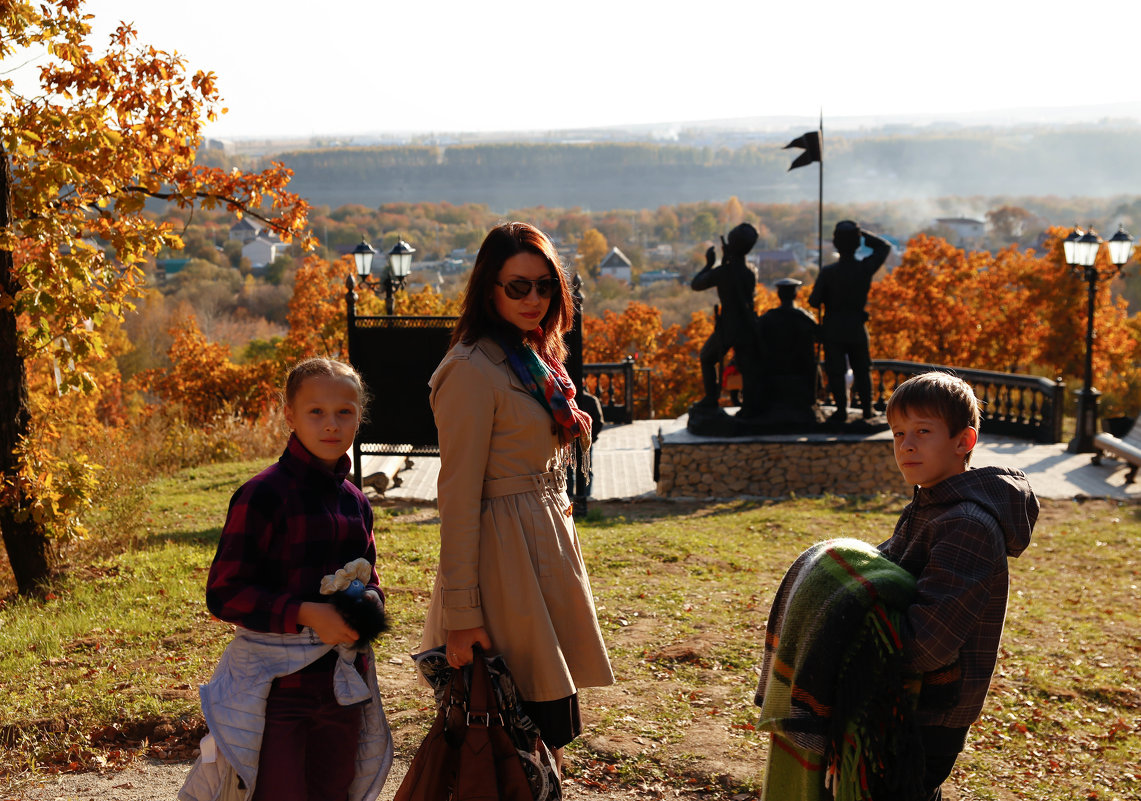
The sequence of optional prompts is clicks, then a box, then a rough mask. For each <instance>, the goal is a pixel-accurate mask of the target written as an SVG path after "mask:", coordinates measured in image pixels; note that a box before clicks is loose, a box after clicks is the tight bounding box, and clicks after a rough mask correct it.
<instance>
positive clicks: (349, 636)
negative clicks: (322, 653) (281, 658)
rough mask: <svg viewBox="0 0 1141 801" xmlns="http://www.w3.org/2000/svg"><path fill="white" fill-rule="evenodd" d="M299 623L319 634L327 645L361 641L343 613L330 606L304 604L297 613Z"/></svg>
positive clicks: (313, 603)
mask: <svg viewBox="0 0 1141 801" xmlns="http://www.w3.org/2000/svg"><path fill="white" fill-rule="evenodd" d="M297 622H298V623H300V624H301V625H302V626H308V627H309V628H311V629H313V631H315V632H317V636H318V637H320V638H321V642H323V643H325V644H326V645H338V644H340V643H346V644H348V643H354V642H356V641H357V640H358V639H360V635H359V634H357V632H356V630H354V629H353V628H352V627H351V626H350V625H349V624H348V623H346V622H345V619H344V618H343V617H341V613H340V612H338V611H337V610H336V609H334V608H333V607H332V605H330V604H324V603H317V602H315V601H306V602H304V603H303V604H301V609H300V611H298V613H297Z"/></svg>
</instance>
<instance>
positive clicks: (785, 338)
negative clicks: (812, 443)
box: [757, 278, 818, 424]
mask: <svg viewBox="0 0 1141 801" xmlns="http://www.w3.org/2000/svg"><path fill="white" fill-rule="evenodd" d="M801 285H802V282H801V281H798V280H797V279H795V278H782V279H780V280H779V281H777V282H776V283H775V284H774V286H776V289H777V297H778V298H780V305H779V306H777V307H776V308H773V309H769V310H768V311H766V312H765V313H764V314H762V315H761V316H760V318H759V319H758V320H757V330H758V332H759V334H760V341H761V373H762V376H763V378H764V387H765V394H764V398H765V401H764V416H765V419H766V420H768V421H769V422H773V423H791V424H814V423H816V422H818V421H817V418H816V341H817V337H818V326H817V325H816V318H815V317H813V316H812V314H811V313H809V312H808V311H806V310H804V309H802V308H800V307H799V306H797V305H796V292H797V290H798V289H799V288H800V287H801Z"/></svg>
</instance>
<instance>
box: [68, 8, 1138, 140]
mask: <svg viewBox="0 0 1141 801" xmlns="http://www.w3.org/2000/svg"><path fill="white" fill-rule="evenodd" d="M86 6H87V9H88V12H89V13H91V14H94V16H95V20H94V24H95V26H96V33H97V38H96V39H95V42H96V44H98V45H100V46H101V45H102V43H103V42H104V41H105V40H106V36H107V35H108V34H109V33H110V31H111V30H113V28H114V27H115V25H116V24H117V22H118V21H119V20H120V19H122V20H127V21H131V22H133V23H134V25H135V27H136V29H137V30H138V32H139V38H140V41H142V42H145V43H147V44H152V45H154V46H156V47H158V48H160V49H164V50H177V51H178V52H179V53H181V54H183V55H184V56H185V57H186V58H187V59H188V61H189V64H190V66H191V67H192V68H196V69H197V68H203V69H210V70H213V71H214V72H215V73H216V74H217V75H218V78H219V85H220V88H221V91H222V94H223V96H224V98H225V101H226V105H227V106H228V107H229V109H230V111H229V113H228V114H226V115H225V116H224V117H222V118H221V119H220V121H219V122H218V123H216V124H215V125H214V126H213V127H212V128H211V129H210V131H209V132H210V133H212V134H214V135H217V136H226V137H246V136H309V135H321V134H351V133H364V132H394V131H419V132H430V131H440V132H442V131H487V130H545V129H552V128H576V127H588V126H599V125H618V124H631V123H651V122H668V121H679V120H701V119H715V118H730V117H746V116H748V117H757V116H783V115H796V116H804V117H815V116H816V115H817V114H818V113H819V110H820V109H821V108H823V110H824V114H825V124H826V126H827V120H828V118H829V117H843V116H848V115H866V114H881V115H886V114H914V113H938V114H939V115H940V116H941V117H945V118H954V117H955V116H956V115H960V114H964V113H966V112H973V111H983V110H996V109H1010V108H1022V107H1037V106H1049V107H1054V106H1058V107H1060V106H1074V105H1095V104H1105V103H1113V102H1119V101H1130V102H1132V101H1139V100H1141V88H1139V84H1138V77H1137V76H1138V67H1137V61H1136V59H1137V56H1136V48H1135V44H1136V37H1137V33H1138V30H1141V28H1139V26H1138V23H1139V22H1141V10H1139V9H1141V3H1138V2H1136V0H1089V1H1087V2H1084V3H1080V4H1075V3H1073V2H1072V1H1070V2H1055V1H1054V0H1046V1H1045V2H1038V3H1022V2H1015V0H959V2H954V3H931V2H923V0H899V1H896V0H868V2H863V3H860V2H836V1H835V0H822V1H821V2H816V3H811V2H801V1H798V0H779V1H774V0H748V2H745V1H744V0H741V1H736V0H705V2H697V3H687V4H679V3H676V2H670V0H664V2H663V0H654V2H648V1H646V0H577V2H557V3H556V2H549V1H548V0H496V1H495V2H478V1H476V2H473V0H400V2H392V0H371V1H370V2H359V1H358V0H330V1H328V2H324V3H321V2H313V0H305V1H304V2H300V0H277V2H273V3H267V2H259V1H258V0H226V1H225V2H223V1H222V0H195V1H194V2H171V1H170V0H88V2H87V4H86ZM814 9H817V11H816V12H815V13H813V10H814Z"/></svg>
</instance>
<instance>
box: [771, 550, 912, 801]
mask: <svg viewBox="0 0 1141 801" xmlns="http://www.w3.org/2000/svg"><path fill="white" fill-rule="evenodd" d="M914 594H915V579H914V578H913V577H912V576H911V574H909V573H908V572H907V571H906V570H904V569H903V568H901V567H899V566H898V565H896V564H895V563H893V562H892V561H891V560H889V559H888V558H887V557H885V556H883V555H882V554H881V553H880V552H879V551H877V550H876V549H875V548H873V547H872V546H870V545H868V544H867V543H864V542H861V541H859V540H852V539H838V540H830V541H828V542H823V543H820V544H818V545H814V546H813V547H811V548H809V549H808V550H807V551H805V552H804V553H803V554H801V555H800V557H798V558H797V560H796V561H795V562H794V563H793V565H792V567H791V568H790V569H789V571H788V573H787V574H786V575H785V577H784V579H783V580H782V582H781V585H780V587H779V588H778V590H777V596H776V599H775V600H774V601H773V606H772V610H771V612H770V613H769V619H768V628H767V632H766V635H765V653H764V661H763V663H762V665H761V678H760V683H759V685H758V687H757V694H756V698H755V702H756V704H757V706H759V707H761V719H760V728H761V729H763V730H767V731H769V732H772V747H771V748H770V755H769V764H768V770H767V775H766V780H765V798H772V799H780V801H795V799H828V798H829V797H831V798H833V799H835V801H860V800H862V801H867V799H871V798H873V797H874V798H875V799H876V801H882V799H885V798H892V797H918V795H919V793H918V790H919V782H920V780H921V777H922V768H923V761H922V754H921V752H918V751H917V750H916V749H917V748H918V729H917V727H916V725H915V723H914V719H913V716H912V714H911V713H912V711H913V709H914V701H915V697H916V695H917V693H918V689H919V682H918V680H917V679H918V677H916V676H912V675H909V674H907V673H905V671H904V667H903V642H902V639H901V636H900V625H901V622H902V619H903V615H904V613H905V612H906V609H907V606H908V604H909V603H910V601H911V599H912V597H913V596H914Z"/></svg>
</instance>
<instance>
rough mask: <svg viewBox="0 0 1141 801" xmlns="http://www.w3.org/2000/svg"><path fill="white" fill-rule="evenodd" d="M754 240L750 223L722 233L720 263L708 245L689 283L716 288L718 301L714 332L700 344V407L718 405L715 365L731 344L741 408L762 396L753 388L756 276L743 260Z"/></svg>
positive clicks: (755, 374) (756, 354) (698, 287)
mask: <svg viewBox="0 0 1141 801" xmlns="http://www.w3.org/2000/svg"><path fill="white" fill-rule="evenodd" d="M755 244H757V229H756V228H754V227H753V226H752V225H750V224H749V223H741V224H740V225H738V226H737V227H736V228H734V229H733V230H732V231H730V232H729V238H728V240H726V239H725V237H721V264H720V265H719V266H717V267H714V266H713V263H714V261H715V260H716V258H717V252H716V249H715V248H713V247H710V248H709V250H707V251H706V252H705V267H704V268H703V269H702V270H701V271H700V272H698V274H697V275H695V276H694V277H693V281H691V282H690V286H691V287H692V288H693V289H695V290H698V291H702V290H705V289H709V288H710V287H717V298H718V300H719V301H720V302H721V303H720V306H721V312H720V314H718V315H717V319H716V322H715V323H714V326H713V333H712V334H711V335H710V337H709V339H707V340H706V342H705V344H704V345H703V346H702V347H701V383H702V386H703V388H704V390H705V397H703V398H702V399H701V400H700V401H698V402H697V403H696V404H694V406H695V407H697V408H699V409H718V408H719V402H718V401H719V399H720V397H721V383H720V381H718V376H717V368H718V365H719V364H720V363H721V360H722V359H724V358H725V354H726V353H728V352H729V349H730V348H732V349H733V353H734V357H735V359H736V363H737V369H738V370H740V371H741V382H742V387H741V390H742V393H743V395H744V400H743V403H744V407H743V409H742V411H745V410H747V409H749V408H751V406H753V405H755V404H756V403H757V402H758V401H759V399H760V393H759V392H758V388H757V387H756V381H757V378H758V374H759V367H760V364H759V350H758V347H757V328H756V325H757V312H756V309H755V308H754V305H753V304H754V300H753V297H754V295H755V294H756V289H757V277H756V275H754V274H753V270H752V269H751V268H750V267H749V265H748V264H746V263H745V254H746V253H748V252H749V251H750V250H752V248H753V245H755ZM750 390H751V391H750ZM746 416H747V415H746Z"/></svg>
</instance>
